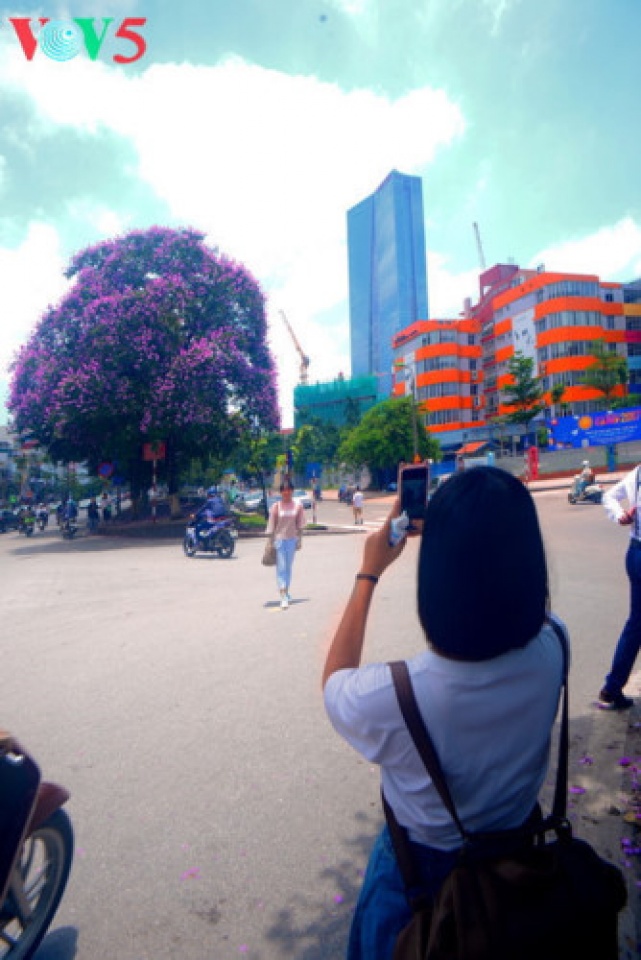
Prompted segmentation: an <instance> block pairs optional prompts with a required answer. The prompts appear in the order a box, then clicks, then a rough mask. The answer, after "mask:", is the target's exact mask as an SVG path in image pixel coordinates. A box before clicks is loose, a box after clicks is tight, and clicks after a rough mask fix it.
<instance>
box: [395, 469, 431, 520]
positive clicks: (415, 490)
mask: <svg viewBox="0 0 641 960" xmlns="http://www.w3.org/2000/svg"><path fill="white" fill-rule="evenodd" d="M429 483H430V468H429V466H428V464H426V463H420V464H413V465H412V466H407V467H403V468H402V470H401V474H400V492H401V511H405V513H406V514H407V516H408V517H409V518H410V521H412V520H422V519H423V515H424V513H425V507H426V506H427V491H428V490H429Z"/></svg>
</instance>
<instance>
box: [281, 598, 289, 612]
mask: <svg viewBox="0 0 641 960" xmlns="http://www.w3.org/2000/svg"><path fill="white" fill-rule="evenodd" d="M288 606H289V600H288V599H287V597H283V599H282V600H281V601H280V609H281V610H287V607H288Z"/></svg>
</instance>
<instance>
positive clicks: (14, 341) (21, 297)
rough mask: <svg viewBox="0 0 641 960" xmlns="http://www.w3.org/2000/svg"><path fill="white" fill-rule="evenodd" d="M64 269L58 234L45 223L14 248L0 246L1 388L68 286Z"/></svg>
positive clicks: (36, 227)
mask: <svg viewBox="0 0 641 960" xmlns="http://www.w3.org/2000/svg"><path fill="white" fill-rule="evenodd" d="M63 269H64V262H63V258H62V255H61V251H60V240H59V237H58V234H57V232H56V230H54V228H53V227H51V226H48V225H46V224H42V223H32V224H31V225H30V226H29V230H28V232H27V235H26V237H25V239H24V241H23V242H22V244H21V245H20V246H19V247H17V248H16V249H15V250H8V249H2V248H0V291H1V296H2V333H1V335H0V391H2V389H3V387H4V385H5V384H6V382H7V379H8V374H7V368H8V366H9V364H10V363H11V361H12V360H13V358H14V356H15V354H16V351H17V350H18V348H19V347H20V346H21V345H22V344H23V343H24V342H25V341H26V340H27V338H28V337H29V334H30V333H31V331H32V330H33V328H34V326H35V324H36V323H37V322H38V320H39V319H40V317H41V316H42V313H43V312H44V310H46V308H47V306H48V305H49V304H53V303H56V302H57V301H58V300H59V299H60V297H61V296H62V294H63V293H64V291H65V290H66V289H67V288H68V285H69V282H68V280H67V279H66V278H65V277H64V276H63V272H62V271H63Z"/></svg>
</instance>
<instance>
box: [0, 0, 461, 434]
mask: <svg viewBox="0 0 641 960" xmlns="http://www.w3.org/2000/svg"><path fill="white" fill-rule="evenodd" d="M360 6H362V7H363V9H365V6H364V5H362V4H361V5H359V4H357V5H352V7H353V10H352V12H357V7H360ZM0 84H1V85H2V86H4V87H7V86H9V87H13V88H15V89H19V90H21V91H22V92H23V93H26V94H27V95H28V96H29V97H30V98H31V100H32V102H33V104H34V106H35V108H36V110H37V112H38V116H39V118H40V119H39V122H40V123H41V124H42V125H43V126H44V127H45V128H49V127H51V126H70V127H73V128H77V129H82V130H83V131H87V132H89V133H90V132H91V131H93V130H96V129H99V128H107V129H111V130H113V131H114V132H116V133H117V134H119V135H121V136H123V137H125V138H127V139H128V140H129V141H130V142H131V143H132V145H133V146H134V148H135V150H136V152H137V156H138V169H137V171H135V174H136V175H137V176H138V177H139V178H141V179H142V180H144V181H146V182H147V184H149V185H150V186H151V187H152V188H153V189H154V191H155V192H156V193H157V195H158V196H159V197H161V198H162V199H163V200H164V202H165V203H166V204H167V206H168V208H169V209H170V211H171V214H172V216H173V218H174V220H175V222H180V223H186V224H190V225H193V226H196V227H198V228H200V229H202V230H204V231H205V232H206V233H207V234H208V237H209V239H210V241H211V242H212V243H215V244H217V245H218V246H219V247H220V248H221V249H222V250H224V251H225V252H226V253H228V254H230V255H231V256H233V257H235V258H237V259H239V260H241V261H242V262H244V263H245V264H246V265H247V266H248V267H249V269H250V270H252V272H253V273H254V274H255V275H256V276H257V278H258V279H259V280H260V281H261V283H262V285H263V287H264V289H265V290H266V292H267V294H268V296H269V300H270V304H271V306H272V308H273V310H277V309H278V308H279V307H281V306H282V307H284V308H285V309H286V310H289V311H290V312H291V315H292V316H291V319H292V324H294V322H295V326H296V329H297V331H298V333H299V336H300V338H301V341H303V340H305V341H306V343H308V344H309V345H310V346H309V348H308V349H309V352H310V354H311V351H312V349H315V351H316V355H317V357H318V358H319V362H317V364H315V376H318V377H320V376H321V374H320V372H319V371H320V370H321V369H322V370H327V371H328V372H327V376H328V377H331V376H334V375H335V374H336V373H337V372H338V370H343V371H345V372H348V370H346V362H345V361H346V356H345V350H344V346H343V345H341V346H340V349H337V340H336V338H335V337H333V336H328V335H327V333H326V330H325V329H324V325H323V324H324V318H323V314H324V312H325V311H327V310H330V309H332V308H336V306H337V305H338V304H341V303H342V304H344V307H345V325H346V327H347V306H346V298H347V254H346V212H347V209H348V208H349V207H350V206H352V205H353V204H354V203H357V202H358V201H359V200H361V199H362V198H363V197H364V196H366V195H367V194H368V193H370V192H371V191H372V190H373V189H374V188H375V187H376V186H377V185H378V184H379V183H380V182H381V181H382V180H383V179H384V177H385V176H387V174H388V173H389V171H390V170H391V169H393V168H396V169H400V170H402V171H403V172H408V173H412V172H416V171H418V170H420V169H421V168H423V167H424V166H425V165H427V164H429V162H430V161H431V160H432V158H433V157H434V155H435V153H436V151H437V150H438V149H439V148H441V147H443V146H446V145H447V144H449V143H450V142H452V141H453V140H454V139H455V138H457V137H459V136H461V135H462V133H463V131H464V128H465V122H464V118H463V116H462V114H461V111H460V109H459V108H458V106H456V105H455V104H454V103H452V102H451V101H450V100H449V99H448V97H447V95H446V94H445V93H444V92H443V91H441V90H433V89H431V88H429V87H423V88H421V89H418V90H414V91H412V92H411V93H409V94H407V95H405V96H403V97H399V98H397V99H394V100H392V99H389V98H387V97H385V96H382V95H379V94H376V93H374V92H372V91H370V90H353V91H345V90H342V89H341V88H340V87H338V86H336V85H333V84H329V83H322V82H321V81H319V80H317V79H316V78H313V77H306V76H296V77H292V76H288V75H285V74H282V73H278V72H277V71H275V70H267V69H264V68H262V67H258V66H255V65H251V64H248V63H246V62H244V61H242V60H240V59H238V58H230V59H228V60H226V61H225V62H223V63H221V64H219V65H218V66H215V67H194V66H191V65H188V64H183V65H175V64H165V65H153V66H151V67H150V68H149V69H148V70H146V71H145V72H144V73H142V74H140V75H138V76H133V77H132V76H129V75H127V74H126V73H124V72H122V71H120V70H116V69H113V68H111V67H109V66H106V65H105V64H104V63H101V62H99V61H97V62H90V61H87V60H86V59H85V58H77V59H75V60H72V61H69V62H67V63H65V64H57V63H52V62H50V61H46V58H40V59H39V60H38V59H34V60H33V61H32V62H31V63H26V62H25V61H24V58H22V57H21V55H20V56H18V55H17V54H15V55H13V56H11V55H10V56H8V57H6V58H5V60H4V62H3V63H2V64H0ZM129 226H135V223H131V224H127V227H129ZM274 327H277V328H278V329H279V330H280V328H281V327H282V323H281V322H280V320H279V319H278V317H276V321H275V322H274V317H273V316H272V331H274ZM272 335H273V337H274V343H275V344H276V342H280V340H281V337H282V330H281V332H280V333H275V332H273V334H272ZM347 336H348V334H347V332H346V334H345V337H344V338H343V341H345V340H346V338H347ZM275 349H276V348H275ZM306 349H307V348H306ZM285 350H291V345H289V346H287V347H284V348H283V355H285ZM277 352H278V351H277ZM320 358H322V360H320ZM324 375H325V374H323V376H324ZM280 380H281V385H282V390H281V399H282V402H283V407H284V408H285V418H284V419H285V422H288V420H289V419H290V415H289V414H288V409H287V408H288V406H290V404H289V403H288V400H289V397H288V396H287V395H286V393H287V391H288V390H289V388H288V386H287V387H286V384H287V380H288V371H287V370H283V371H282V373H281V377H280Z"/></svg>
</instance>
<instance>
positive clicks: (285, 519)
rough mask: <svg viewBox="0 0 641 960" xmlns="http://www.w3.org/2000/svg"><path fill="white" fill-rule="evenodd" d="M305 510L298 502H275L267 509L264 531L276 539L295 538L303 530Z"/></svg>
mask: <svg viewBox="0 0 641 960" xmlns="http://www.w3.org/2000/svg"><path fill="white" fill-rule="evenodd" d="M304 521H305V511H304V510H303V507H302V505H301V504H300V503H293V502H292V503H290V504H288V505H287V506H285V505H284V504H283V503H282V502H279V503H275V504H274V505H273V506H272V508H271V510H270V511H269V521H268V523H267V529H266V530H265V533H266V534H267V536H274V537H275V538H276V539H277V540H295V539H296V538H297V537H299V536H300V535H301V534H302V532H303V527H304V525H305V523H304Z"/></svg>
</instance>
